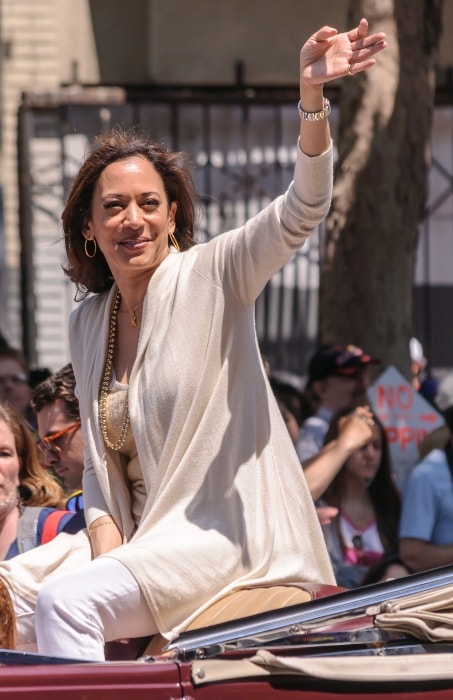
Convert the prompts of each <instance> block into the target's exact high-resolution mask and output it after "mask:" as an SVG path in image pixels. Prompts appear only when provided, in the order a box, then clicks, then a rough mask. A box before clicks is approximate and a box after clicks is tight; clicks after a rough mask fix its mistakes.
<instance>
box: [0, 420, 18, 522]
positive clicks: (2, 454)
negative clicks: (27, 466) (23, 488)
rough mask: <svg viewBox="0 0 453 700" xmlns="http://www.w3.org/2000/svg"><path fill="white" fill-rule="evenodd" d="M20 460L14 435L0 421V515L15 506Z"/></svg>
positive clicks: (5, 424)
mask: <svg viewBox="0 0 453 700" xmlns="http://www.w3.org/2000/svg"><path fill="white" fill-rule="evenodd" d="M19 471H20V458H19V455H18V454H17V451H16V443H15V440H14V435H13V433H12V432H11V430H10V428H9V426H8V425H7V423H5V421H4V420H1V419H0V514H1V513H5V512H7V511H10V510H12V508H14V507H15V506H16V504H17V489H18V488H19Z"/></svg>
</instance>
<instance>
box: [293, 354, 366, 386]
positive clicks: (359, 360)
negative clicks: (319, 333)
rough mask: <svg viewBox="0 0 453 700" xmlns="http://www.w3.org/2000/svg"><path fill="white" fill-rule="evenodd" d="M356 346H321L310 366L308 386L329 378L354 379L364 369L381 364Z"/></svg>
mask: <svg viewBox="0 0 453 700" xmlns="http://www.w3.org/2000/svg"><path fill="white" fill-rule="evenodd" d="M379 363H380V360H377V359H376V358H374V357H371V355H365V353H364V352H363V350H362V349H361V348H358V347H357V346H356V345H321V346H320V347H319V348H318V350H317V351H316V352H315V354H314V355H313V357H312V358H311V360H310V362H309V364H308V381H307V384H312V383H313V382H318V381H321V380H322V379H327V377H332V376H337V377H353V376H354V375H355V374H357V373H358V372H359V371H360V370H361V369H362V368H363V367H366V366H367V365H371V364H379Z"/></svg>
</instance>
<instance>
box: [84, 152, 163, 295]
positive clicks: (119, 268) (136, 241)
mask: <svg viewBox="0 0 453 700" xmlns="http://www.w3.org/2000/svg"><path fill="white" fill-rule="evenodd" d="M175 213H176V204H175V203H174V202H173V203H172V204H169V202H168V200H167V196H166V193H165V189H164V184H163V181H162V178H161V176H160V175H159V173H158V172H157V170H156V169H155V167H154V166H153V165H152V164H151V163H150V162H149V161H148V160H147V159H146V158H144V157H140V156H133V157H131V158H125V159H124V160H118V161H116V162H115V163H111V164H110V165H108V166H107V167H106V168H105V169H104V170H103V171H102V173H101V176H100V177H99V180H98V182H97V184H96V186H95V189H94V194H93V201H92V205H91V219H90V221H89V222H88V223H87V226H86V228H85V230H84V236H85V237H86V238H88V239H92V238H96V242H97V245H98V246H99V248H100V249H101V251H102V253H103V254H104V257H105V259H106V261H107V263H108V266H109V268H110V270H111V272H112V274H113V277H114V278H115V280H116V281H118V278H119V277H121V275H123V274H125V273H126V274H128V273H129V272H134V273H136V272H139V273H140V272H144V273H145V274H148V273H149V271H151V272H152V271H153V270H154V269H155V268H156V267H157V266H158V265H159V264H160V263H161V262H162V260H163V259H164V258H165V257H166V256H167V255H168V234H169V232H171V233H173V232H174V230H175Z"/></svg>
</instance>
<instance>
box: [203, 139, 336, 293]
mask: <svg viewBox="0 0 453 700" xmlns="http://www.w3.org/2000/svg"><path fill="white" fill-rule="evenodd" d="M332 150H333V149H332V145H330V147H329V149H328V150H327V151H325V152H324V153H322V154H320V155H319V156H313V157H310V156H307V155H306V154H305V153H303V152H302V151H301V150H300V148H299V147H297V157H296V164H295V169H294V179H293V181H292V182H291V184H290V186H289V187H288V189H287V191H286V192H285V193H284V194H283V195H280V196H279V197H277V198H276V199H274V200H273V201H272V202H271V203H270V204H269V205H268V206H266V207H265V208H264V209H262V210H261V211H260V212H259V213H258V214H257V215H256V216H254V217H252V218H250V219H249V220H248V221H246V222H245V224H244V225H243V226H241V227H239V228H237V229H233V230H232V231H228V232H226V233H225V234H223V235H220V236H217V237H215V238H214V239H212V240H211V241H210V243H208V244H206V256H205V257H204V256H203V253H202V254H201V255H200V259H199V264H198V270H199V272H200V273H201V274H202V275H203V276H206V277H208V278H210V279H211V280H212V281H213V283H214V284H216V285H218V286H221V287H223V289H224V293H225V294H226V296H230V297H231V298H233V299H234V300H235V301H236V302H237V303H238V304H239V305H241V306H249V305H251V304H253V303H254V301H255V300H256V298H257V297H258V296H259V294H260V293H261V291H262V290H263V288H264V286H265V285H266V283H267V282H268V281H269V279H270V278H271V277H272V275H274V274H275V273H276V272H278V271H279V270H280V269H281V268H282V267H283V265H284V264H285V263H286V262H288V260H289V259H290V258H291V257H292V255H293V254H294V253H295V252H296V250H298V249H299V248H300V247H301V245H303V243H304V242H305V241H306V240H307V238H308V236H309V235H310V233H311V232H312V231H313V230H314V229H315V228H316V226H318V225H319V223H320V222H321V221H322V220H323V219H324V218H325V216H326V214H327V212H328V211H329V207H330V202H331V196H332V182H333V154H332ZM211 246H212V247H213V248H214V254H213V255H212V254H209V253H208V250H209V248H210V247H211Z"/></svg>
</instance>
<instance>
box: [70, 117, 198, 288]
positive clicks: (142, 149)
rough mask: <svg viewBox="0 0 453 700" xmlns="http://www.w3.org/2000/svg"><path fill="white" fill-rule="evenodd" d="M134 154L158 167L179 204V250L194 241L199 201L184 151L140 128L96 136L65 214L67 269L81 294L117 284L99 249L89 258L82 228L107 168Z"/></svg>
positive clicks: (170, 195)
mask: <svg viewBox="0 0 453 700" xmlns="http://www.w3.org/2000/svg"><path fill="white" fill-rule="evenodd" d="M134 156H141V157H143V158H146V159H147V160H148V161H149V162H150V163H151V164H152V165H153V166H154V167H155V169H156V171H157V172H158V173H159V175H160V176H161V178H162V180H163V184H164V189H165V192H166V195H167V198H168V203H169V204H170V203H171V202H176V204H177V208H176V216H175V224H176V229H175V231H174V235H175V238H176V240H177V242H178V244H179V247H180V249H181V250H187V249H188V248H190V247H191V246H193V245H195V240H194V227H195V212H196V206H197V205H198V203H199V200H198V197H197V195H196V192H195V188H194V184H193V181H192V177H191V175H190V172H189V168H188V166H187V162H186V156H185V154H183V153H179V152H178V153H171V152H169V151H167V150H166V149H165V148H164V147H163V146H161V145H159V144H157V143H154V142H152V141H150V140H149V139H148V138H147V137H146V136H144V135H142V134H140V133H139V132H138V131H136V130H130V131H123V130H122V129H119V128H118V129H115V130H113V131H112V132H111V133H110V134H102V135H100V136H98V137H97V138H96V139H95V141H94V145H93V149H92V151H91V153H90V154H89V155H88V157H87V158H86V160H85V162H84V163H83V165H82V166H81V168H80V170H79V172H78V174H77V175H76V177H75V179H74V181H73V183H72V186H71V190H70V192H69V196H68V199H67V201H66V205H65V208H64V210H63V213H62V216H61V218H62V223H63V232H64V240H65V246H66V255H67V258H68V264H67V265H66V266H65V267H64V268H63V270H64V272H65V274H66V275H68V277H69V278H70V279H71V280H72V282H74V283H75V284H76V287H77V291H78V295H79V297H78V298H83V297H85V296H87V295H88V294H89V293H90V292H95V293H97V292H104V291H107V290H108V289H110V288H111V287H112V285H113V277H112V273H111V271H110V268H109V266H108V265H107V261H106V260H105V257H104V255H103V254H102V252H101V251H100V250H99V247H98V248H97V251H96V253H95V255H94V257H93V258H87V256H86V254H85V247H84V246H85V238H84V236H83V233H82V232H83V230H84V229H85V227H86V226H87V224H88V221H89V220H90V218H91V205H92V201H93V194H94V190H95V187H96V183H97V181H98V180H99V177H100V175H101V174H102V172H103V170H104V169H105V168H106V167H107V166H108V165H110V164H111V163H115V162H116V161H118V160H124V159H125V158H133V157H134Z"/></svg>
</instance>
